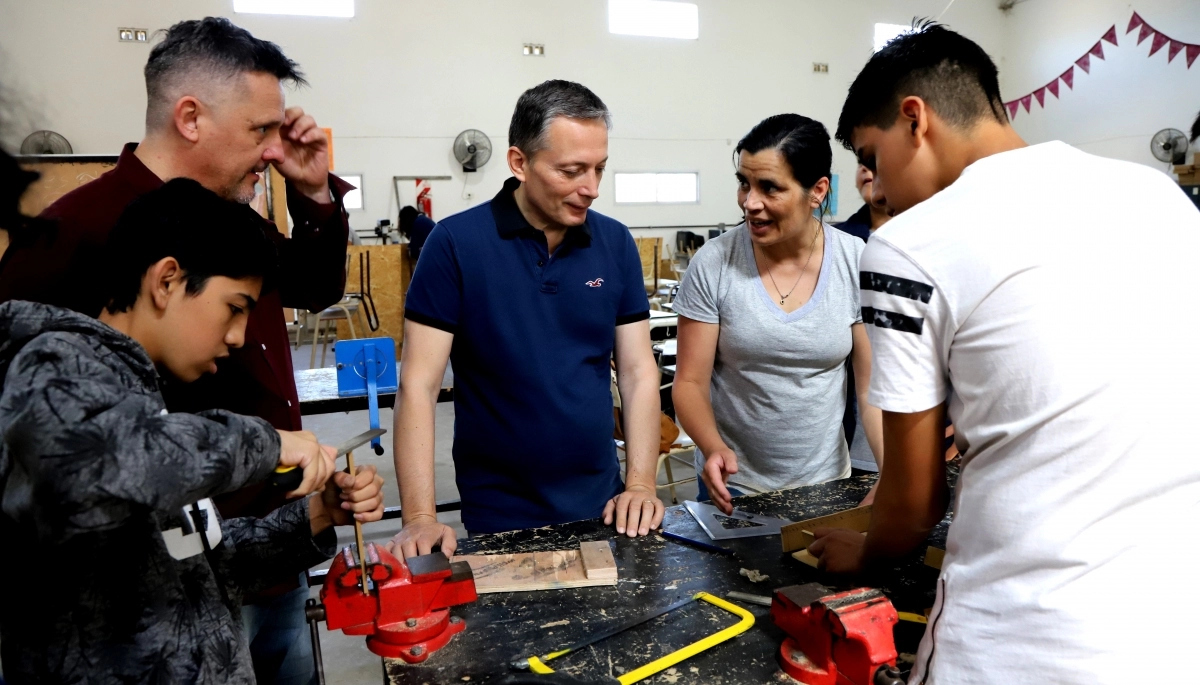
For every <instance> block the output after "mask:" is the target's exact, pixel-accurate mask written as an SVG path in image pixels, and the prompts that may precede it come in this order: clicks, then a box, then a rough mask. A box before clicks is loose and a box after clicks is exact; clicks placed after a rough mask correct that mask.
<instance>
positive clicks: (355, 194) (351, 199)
mask: <svg viewBox="0 0 1200 685" xmlns="http://www.w3.org/2000/svg"><path fill="white" fill-rule="evenodd" d="M337 177H338V178H340V179H342V180H343V181H345V182H346V183H349V184H350V185H352V186H354V190H351V191H350V192H348V193H346V194H345V195H344V196H343V197H342V204H343V205H345V206H346V209H362V208H363V177H362V174H337Z"/></svg>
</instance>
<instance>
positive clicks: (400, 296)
mask: <svg viewBox="0 0 1200 685" xmlns="http://www.w3.org/2000/svg"><path fill="white" fill-rule="evenodd" d="M346 252H347V254H348V255H349V256H350V269H349V271H348V272H347V273H346V292H349V293H353V292H358V291H359V288H360V287H363V286H365V283H363V286H360V278H359V273H360V271H359V258H358V255H360V254H370V255H371V269H370V272H371V298H372V299H374V300H375V311H376V312H377V313H378V314H379V330H377V331H375V332H373V333H372V332H371V331H370V330H369V329H367V330H363V326H364V325H365V324H364V323H363V322H364V321H365V320H366V317H365V313H364V316H362V317H357V316H356V317H355V319H354V332H355V334H356V336H357V337H359V338H385V337H386V338H391V339H392V340H395V341H396V354H397V355H399V354H400V350H401V345H403V344H404V297H405V293H406V292H407V291H408V283H409V281H410V280H411V275H412V271H411V267H410V265H409V263H408V245H351V246H349V247H348V248H346ZM362 265H363V267H366V257H364V258H363V262H362ZM364 270H365V269H364ZM309 335H310V336H311V335H312V334H311V333H310V334H309ZM337 335H338V340H349V339H350V337H351V336H350V327H349V326H348V325H347V324H346V322H345V321H338V324H337Z"/></svg>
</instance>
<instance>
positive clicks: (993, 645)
mask: <svg viewBox="0 0 1200 685" xmlns="http://www.w3.org/2000/svg"><path fill="white" fill-rule="evenodd" d="M837 139H838V140H839V141H840V142H842V144H844V145H845V146H846V147H847V148H849V149H852V150H853V151H854V153H855V155H856V156H857V157H858V159H859V161H860V162H862V163H863V164H864V165H865V166H867V167H868V168H870V169H872V170H873V171H874V172H875V197H876V198H877V199H879V200H882V201H883V202H884V203H885V204H886V205H887V207H888V208H889V209H890V210H892V211H893V212H894V214H895V216H894V218H893V219H892V220H891V221H889V222H888V223H887V225H885V226H884V227H883V228H881V229H879V231H878V232H877V233H876V234H875V235H874V236H873V237H872V238H871V240H870V242H869V243H867V248H866V251H865V252H864V254H863V258H862V272H861V274H862V297H863V320H864V321H865V322H867V324H868V331H869V333H870V336H871V343H872V349H873V351H874V367H873V369H872V372H873V373H872V375H871V389H870V398H871V402H872V403H873V404H875V405H877V406H879V407H880V408H881V409H882V410H883V434H884V443H885V444H884V446H885V449H886V451H887V460H886V461H885V462H884V465H883V473H882V475H881V477H880V480H879V487H878V491H877V494H876V497H875V505H874V510H873V512H872V516H871V522H870V527H869V529H868V531H867V535H866V536H865V537H864V536H863V535H861V534H860V533H858V532H854V531H847V530H838V529H833V530H831V529H823V530H816V531H813V532H814V533H816V534H817V537H818V539H817V540H816V541H815V542H814V543H813V544H812V545H810V546H809V548H808V551H809V552H810V553H811V554H813V555H814V556H816V557H817V558H818V559H819V560H820V561H819V563H820V565H821V567H822V568H824V570H825V571H827V572H831V573H851V574H855V573H861V572H871V571H876V570H879V571H882V570H883V569H886V568H889V567H890V566H891V565H892V560H894V559H896V558H898V557H900V556H902V555H905V554H908V553H910V552H912V551H913V550H914V549H917V548H919V547H921V546H924V545H925V544H926V540H927V537H928V535H929V532H930V530H931V529H932V528H934V527H935V526H936V525H938V523H939V522H940V521H941V520H942V518H943V517H944V516H945V513H946V509H947V506H948V504H949V503H950V489H949V487H948V486H947V482H946V461H945V458H944V453H943V449H942V437H943V434H944V427H945V423H944V416H945V413H946V411H947V410H946V406H947V399H949V410H948V411H949V414H950V416H951V417H952V419H953V421H954V425H955V429H956V430H955V439H956V442H957V445H958V447H959V450H960V451H961V452H962V454H963V455H964V456H963V461H962V470H961V473H960V475H959V478H958V484H957V487H956V492H955V501H954V520H953V522H952V523H951V524H950V530H949V534H948V536H947V539H946V558H945V561H944V562H943V564H942V568H941V573H940V576H939V579H938V584H937V597H936V599H935V602H934V606H933V610H932V614H931V616H930V618H929V627H928V630H926V631H925V636H924V638H923V639H922V641H921V646H920V649H919V651H918V653H917V657H916V660H915V667H914V669H913V672H912V675H911V677H910V680H909V682H910V683H925V684H930V685H932V684H938V685H940V684H948V683H979V684H982V685H987V684H991V683H994V684H995V685H1010V684H1011V683H1063V684H1067V685H1073V684H1078V685H1083V684H1085V683H1086V684H1088V685H1091V684H1094V683H1111V684H1113V685H1115V684H1117V683H1131V682H1138V683H1164V682H1171V681H1175V680H1179V679H1180V677H1181V676H1180V674H1181V673H1187V672H1190V670H1191V669H1193V668H1194V661H1195V658H1194V656H1193V653H1194V651H1195V632H1194V631H1192V630H1188V629H1183V628H1181V627H1180V626H1181V624H1180V623H1179V622H1180V620H1181V617H1190V616H1196V615H1198V614H1200V595H1197V594H1196V593H1194V592H1191V591H1190V590H1189V589H1188V588H1190V587H1191V586H1192V585H1193V584H1194V581H1195V560H1196V553H1195V548H1194V545H1192V544H1190V540H1191V539H1194V531H1196V530H1197V529H1200V460H1197V459H1196V458H1195V456H1194V450H1189V449H1187V448H1184V449H1183V450H1182V451H1181V449H1180V442H1179V440H1180V435H1179V433H1178V432H1177V431H1169V430H1163V427H1164V426H1187V425H1190V423H1191V422H1193V421H1195V417H1196V416H1197V414H1200V398H1197V396H1196V393H1195V388H1196V387H1198V386H1200V357H1198V356H1197V355H1196V351H1195V343H1194V340H1193V339H1192V337H1191V336H1189V335H1186V334H1179V331H1177V330H1176V327H1175V326H1173V323H1174V322H1176V321H1179V320H1180V313H1179V304H1178V302H1177V299H1178V298H1177V297H1172V296H1171V295H1174V294H1180V293H1188V292H1190V291H1191V290H1192V289H1193V288H1194V280H1195V279H1194V277H1193V273H1194V272H1195V255H1196V254H1200V212H1197V211H1196V208H1195V207H1194V206H1192V204H1191V202H1189V201H1188V198H1187V197H1186V196H1184V195H1183V194H1182V193H1180V192H1179V188H1178V186H1176V185H1175V184H1174V183H1172V182H1171V180H1170V179H1169V178H1167V177H1166V176H1164V175H1163V174H1162V173H1161V172H1159V171H1158V170H1156V169H1152V168H1149V167H1146V166H1143V165H1140V164H1133V163H1130V162H1123V161H1117V160H1112V159H1105V158H1102V157H1097V156H1094V155H1089V154H1085V153H1083V152H1081V151H1079V150H1076V149H1074V148H1072V147H1070V146H1068V145H1066V144H1064V143H1062V142H1058V141H1052V142H1047V143H1042V144H1040V145H1027V144H1026V143H1025V141H1023V140H1022V139H1021V137H1020V136H1019V135H1018V134H1017V132H1016V131H1014V130H1013V128H1012V127H1011V125H1010V124H1009V121H1008V116H1007V113H1006V112H1005V109H1004V104H1003V99H1002V98H1001V95H1000V88H999V83H998V75H997V71H996V66H995V64H994V63H993V62H992V60H991V58H990V57H988V55H987V53H985V52H984V51H983V49H982V48H980V47H979V46H978V45H976V44H975V43H973V42H971V41H970V40H968V39H967V38H964V37H963V36H961V35H959V34H957V33H954V32H953V31H950V30H948V29H946V28H945V27H943V26H940V25H938V24H936V23H926V24H923V25H920V26H917V27H915V28H914V30H913V32H911V33H907V34H904V35H902V36H900V37H899V38H896V39H895V40H893V41H892V42H891V43H889V44H888V45H887V46H886V47H884V48H883V49H882V50H880V51H879V52H877V53H875V55H874V56H873V57H872V58H871V59H870V61H869V62H867V65H866V66H865V67H864V68H863V70H862V72H861V73H860V74H859V75H858V77H857V78H856V79H855V80H854V83H853V84H852V85H851V86H850V91H849V94H848V96H847V98H846V104H845V106H844V107H843V108H842V114H841V118H840V120H839V122H838V130H837ZM1150 235H1153V238H1152V239H1149V238H1145V236H1150ZM1183 319H1184V320H1186V315H1185V316H1184V317H1183ZM1189 455H1191V456H1189ZM1180 531H1184V533H1182V535H1183V537H1182V538H1181V532H1180ZM1181 588H1184V590H1183V591H1181V590H1180V589H1181ZM1118 607H1136V609H1135V610H1134V611H1135V615H1136V618H1132V617H1126V616H1122V615H1120V609H1118ZM1147 626H1173V627H1172V628H1169V629H1167V630H1147Z"/></svg>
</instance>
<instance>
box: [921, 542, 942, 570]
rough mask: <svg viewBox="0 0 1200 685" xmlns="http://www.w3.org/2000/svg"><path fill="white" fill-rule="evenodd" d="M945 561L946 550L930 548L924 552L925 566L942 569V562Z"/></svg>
mask: <svg viewBox="0 0 1200 685" xmlns="http://www.w3.org/2000/svg"><path fill="white" fill-rule="evenodd" d="M945 560H946V550H944V549H941V548H938V547H933V546H930V547H929V548H928V549H926V550H925V565H926V566H932V567H933V568H936V569H938V570H941V568H942V562H943V561H945Z"/></svg>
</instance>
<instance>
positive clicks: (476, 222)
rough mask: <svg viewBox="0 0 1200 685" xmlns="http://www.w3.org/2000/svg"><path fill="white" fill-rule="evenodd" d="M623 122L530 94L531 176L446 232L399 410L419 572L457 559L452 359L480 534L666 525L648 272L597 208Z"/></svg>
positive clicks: (464, 492)
mask: <svg viewBox="0 0 1200 685" xmlns="http://www.w3.org/2000/svg"><path fill="white" fill-rule="evenodd" d="M610 121H611V119H610V115H609V112H608V108H607V107H606V106H605V105H604V103H603V102H602V101H601V100H600V98H598V97H596V95H595V94H594V93H593V92H592V91H590V90H588V89H587V88H585V87H584V86H582V85H580V84H578V83H572V82H569V81H546V82H545V83H542V84H541V85H539V86H536V87H534V88H531V89H529V90H527V91H525V92H524V93H523V94H522V95H521V97H520V98H519V99H518V101H517V107H516V111H515V112H514V113H513V117H512V123H511V125H510V126H509V132H508V142H509V145H510V147H509V149H508V166H509V169H510V170H511V171H512V174H513V178H510V179H509V180H508V181H506V182H505V183H504V188H503V189H502V190H501V191H500V192H499V193H497V195H496V197H495V198H494V199H492V200H491V201H490V202H485V203H484V204H482V205H479V206H478V207H475V208H473V209H469V210H467V211H465V212H461V213H459V214H456V215H454V216H451V217H449V218H447V219H444V220H442V221H441V222H440V223H439V224H438V226H437V228H435V229H434V231H433V233H432V234H431V235H430V236H429V240H428V241H427V242H426V244H425V249H424V250H422V252H421V259H420V261H419V262H418V263H417V269H416V273H415V274H414V275H413V281H412V286H411V287H410V288H409V291H408V298H407V301H406V302H405V311H404V316H405V319H406V328H405V333H404V334H405V339H404V352H403V360H402V363H401V366H400V369H401V379H400V395H399V397H397V400H396V414H395V416H396V419H395V420H396V454H395V458H396V473H397V476H398V479H399V481H400V499H401V502H402V504H403V507H404V528H403V529H402V530H401V531H400V533H399V534H398V535H396V537H395V538H394V539H393V547H394V548H395V549H397V550H399V551H400V552H401V554H402V556H401V558H407V557H412V556H415V555H417V554H425V553H428V552H429V551H430V549H431V548H432V547H434V546H436V545H439V544H440V545H441V549H442V551H443V552H446V553H447V554H450V553H452V552H453V551H454V550H455V549H456V546H457V543H456V540H455V534H454V530H453V529H451V528H450V527H449V526H446V525H445V524H442V523H440V522H438V520H437V514H436V512H435V510H434V496H433V494H434V469H433V436H434V407H435V402H436V399H437V394H438V390H439V388H441V385H442V376H443V374H444V373H445V370H446V363H447V361H448V360H449V361H452V362H453V364H454V412H455V420H454V464H455V473H456V479H457V483H458V492H459V495H460V496H461V498H462V522H463V526H465V527H466V529H467V531H468V532H469V533H471V534H475V533H491V532H500V531H506V530H514V529H520V528H534V527H538V526H545V525H550V524H555V523H563V522H566V521H575V520H580V519H587V518H593V517H599V516H603V519H604V522H605V524H614V523H615V525H616V530H617V532H618V533H623V534H626V535H629V536H635V535H646V534H648V533H649V532H650V530H651V529H653V528H657V527H658V525H659V523H660V522H661V521H662V516H663V504H662V502H661V501H659V499H658V496H657V495H656V492H655V487H654V486H655V483H654V476H655V473H654V472H655V467H656V465H657V457H658V444H659V416H660V415H661V412H660V408H659V400H658V393H659V388H658V384H659V376H658V368H657V366H656V365H655V362H654V356H653V352H652V351H651V349H650V327H649V323H648V319H649V318H650V307H649V303H648V301H647V299H646V290H645V285H644V282H643V280H642V266H641V259H640V258H639V256H638V251H637V246H636V245H635V244H634V241H633V237H632V236H631V235H630V233H629V229H628V228H626V227H625V226H624V225H622V224H620V223H618V222H617V221H615V220H613V219H610V218H608V217H606V216H603V215H601V214H598V213H596V212H594V211H591V210H590V209H588V207H589V205H591V204H592V201H594V200H595V199H596V197H597V196H598V190H599V185H600V177H601V175H602V174H603V172H604V167H605V165H606V164H607V163H608V129H609V125H610ZM613 359H615V361H616V369H617V379H618V380H617V385H618V387H619V389H620V393H621V399H622V404H623V406H624V417H625V422H624V424H625V425H624V434H625V437H626V446H627V450H626V454H627V471H626V478H625V482H624V483H622V482H621V471H620V465H619V463H618V461H617V455H616V451H615V446H614V443H613V428H614V422H613V398H612V393H611V392H610V383H611V377H610V370H609V369H610V366H609V364H610V360H613Z"/></svg>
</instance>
